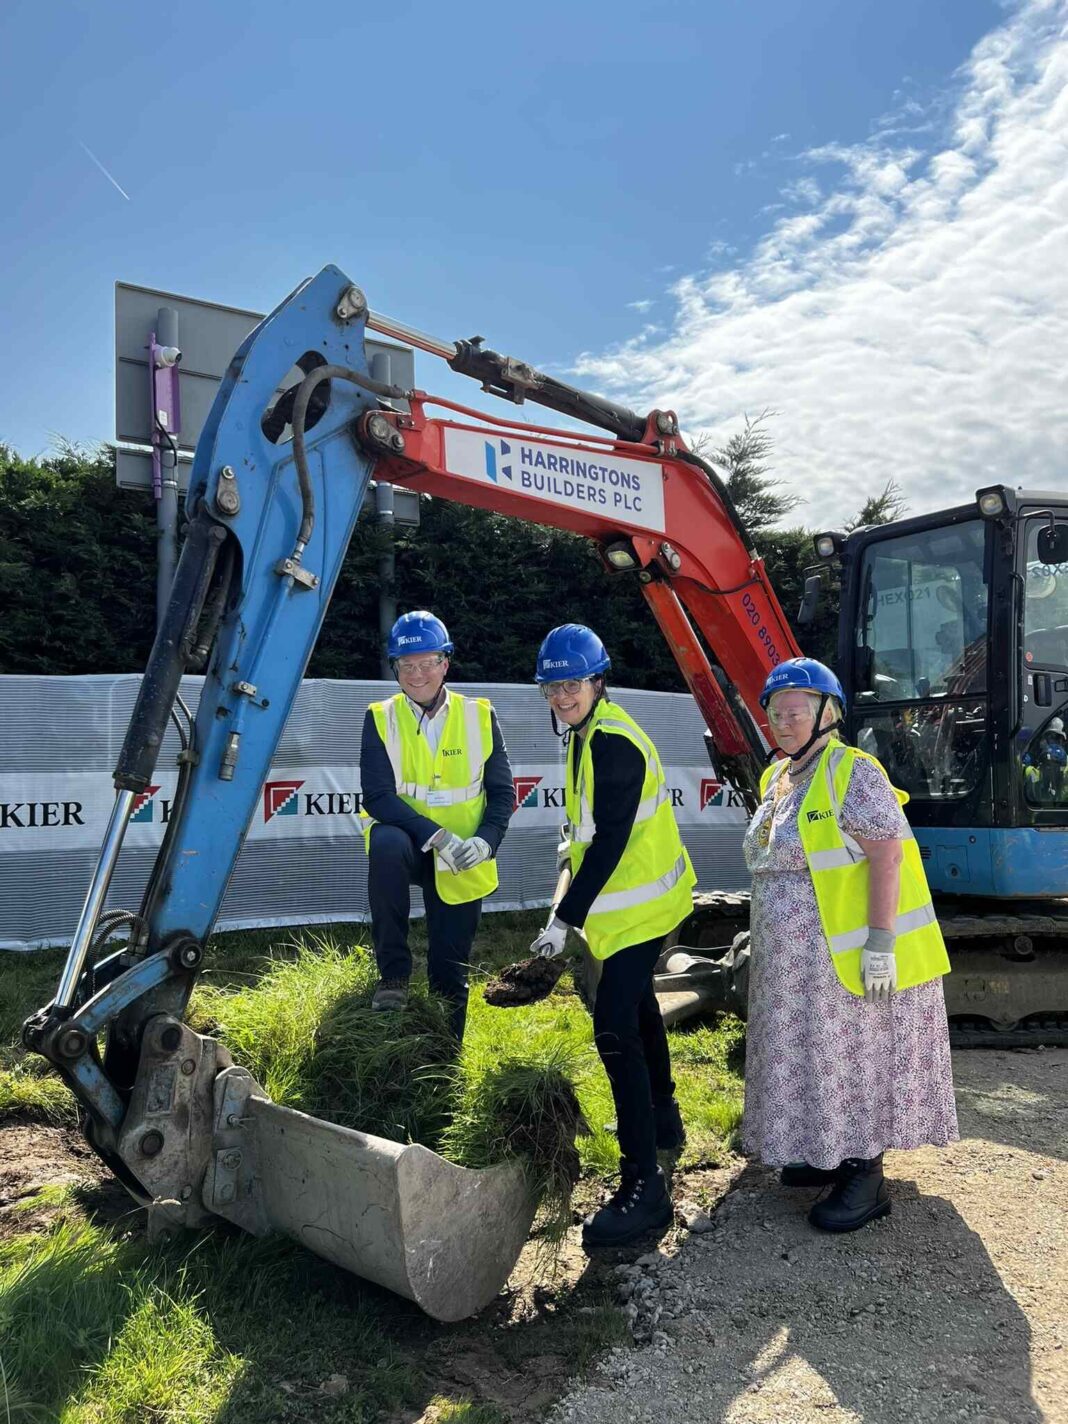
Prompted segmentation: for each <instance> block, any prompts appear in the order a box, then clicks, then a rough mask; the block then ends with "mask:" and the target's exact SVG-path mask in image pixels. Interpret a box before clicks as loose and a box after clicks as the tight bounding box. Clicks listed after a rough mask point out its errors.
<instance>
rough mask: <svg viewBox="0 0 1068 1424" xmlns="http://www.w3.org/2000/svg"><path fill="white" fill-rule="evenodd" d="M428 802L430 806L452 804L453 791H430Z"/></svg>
mask: <svg viewBox="0 0 1068 1424" xmlns="http://www.w3.org/2000/svg"><path fill="white" fill-rule="evenodd" d="M426 804H427V805H428V806H451V805H452V793H451V792H450V791H428V792H427V793H426Z"/></svg>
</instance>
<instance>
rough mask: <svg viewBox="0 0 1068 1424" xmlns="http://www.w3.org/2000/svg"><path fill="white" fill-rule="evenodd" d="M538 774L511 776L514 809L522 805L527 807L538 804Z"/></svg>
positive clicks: (539, 782) (539, 781)
mask: <svg viewBox="0 0 1068 1424" xmlns="http://www.w3.org/2000/svg"><path fill="white" fill-rule="evenodd" d="M541 780H542V778H541V777H540V776H513V777H512V790H513V791H514V792H515V805H514V807H513V808H512V809H513V810H515V811H518V810H520V809H521V808H522V807H527V808H528V809H530V808H533V807H535V806H537V804H538V787H539V786H540V785H541Z"/></svg>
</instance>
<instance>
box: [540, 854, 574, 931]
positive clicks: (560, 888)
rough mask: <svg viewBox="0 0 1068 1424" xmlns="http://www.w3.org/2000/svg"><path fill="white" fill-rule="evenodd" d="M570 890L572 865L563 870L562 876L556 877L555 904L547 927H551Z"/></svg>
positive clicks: (550, 912) (551, 909)
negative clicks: (560, 905)
mask: <svg viewBox="0 0 1068 1424" xmlns="http://www.w3.org/2000/svg"><path fill="white" fill-rule="evenodd" d="M570 888H571V867H570V865H565V866H564V868H563V870H561V872H560V874H559V875H558V876H557V877H556V889H555V890H554V891H553V903H552V906H551V908H550V910H549V918H548V919H547V920H546V922H545V923H546V925H549V924H550V923H551V922H552V918H553V916H554V915H555V914H556V911H557V909H558V907H559V904H560V901H561V900H562V899H563V898H564V896H565V895H566V894H567V892H568V890H569V889H570Z"/></svg>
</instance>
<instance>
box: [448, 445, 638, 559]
mask: <svg viewBox="0 0 1068 1424" xmlns="http://www.w3.org/2000/svg"><path fill="white" fill-rule="evenodd" d="M445 464H446V466H447V468H448V469H449V471H450V473H452V474H456V475H462V476H463V478H464V479H468V480H476V481H477V482H478V483H479V484H491V485H495V486H496V487H497V488H498V489H507V490H511V491H513V492H514V493H516V494H524V495H530V496H532V497H534V498H536V499H544V500H547V501H548V502H549V503H550V504H562V505H566V506H567V507H568V508H570V509H581V510H584V511H586V512H589V511H593V512H594V513H598V514H604V515H606V516H612V515H615V517H616V518H618V519H619V520H621V521H623V522H625V523H627V524H637V525H638V526H639V527H641V528H642V529H652V530H654V531H655V532H657V533H660V534H662V533H663V532H664V470H663V466H662V465H659V464H657V463H656V462H655V461H651V460H628V459H625V458H624V457H622V456H619V455H612V454H609V453H607V452H606V451H601V450H596V449H592V450H586V449H563V448H561V447H560V446H559V445H554V444H552V443H551V442H550V441H545V440H518V439H515V438H514V437H513V436H511V435H507V436H501V435H493V434H490V433H489V432H488V431H476V430H458V429H455V428H453V427H452V426H446V427H445Z"/></svg>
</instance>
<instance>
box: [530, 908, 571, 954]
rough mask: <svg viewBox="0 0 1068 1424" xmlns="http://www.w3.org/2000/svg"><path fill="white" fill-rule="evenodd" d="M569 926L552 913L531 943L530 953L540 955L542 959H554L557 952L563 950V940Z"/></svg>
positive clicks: (560, 952) (565, 937)
mask: <svg viewBox="0 0 1068 1424" xmlns="http://www.w3.org/2000/svg"><path fill="white" fill-rule="evenodd" d="M570 928H571V926H570V925H565V924H564V922H563V920H558V919H557V918H556V916H555V915H554V916H553V917H552V919H551V920H550V921H549V923H548V924H547V925H546V926H545V928H544V929H543V930H542V932H541V934H540V935H538V937H537V939H536V940H534V942H533V944H531V946H530V952H531V954H537V955H540V956H541V958H542V959H555V958H556V956H557V955H558V954H562V953H563V952H564V941H565V940H566V939H567V932H568V930H569V929H570Z"/></svg>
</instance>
